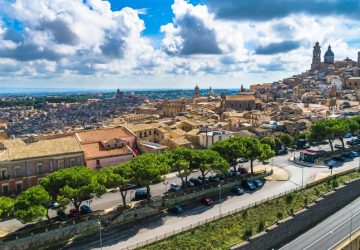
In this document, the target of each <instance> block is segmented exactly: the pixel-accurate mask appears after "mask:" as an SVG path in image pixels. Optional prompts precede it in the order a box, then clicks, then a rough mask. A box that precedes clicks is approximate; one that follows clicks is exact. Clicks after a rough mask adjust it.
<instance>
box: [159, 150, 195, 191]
mask: <svg viewBox="0 0 360 250" xmlns="http://www.w3.org/2000/svg"><path fill="white" fill-rule="evenodd" d="M193 153H194V150H193V149H189V148H184V147H180V148H177V149H174V150H171V151H168V152H166V153H165V158H166V159H167V163H168V165H169V167H170V168H171V169H175V170H176V171H177V172H178V173H179V177H180V179H181V183H182V184H183V186H185V185H184V184H185V182H186V181H187V177H188V176H189V175H190V174H191V162H192V158H193Z"/></svg>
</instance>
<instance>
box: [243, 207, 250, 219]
mask: <svg viewBox="0 0 360 250" xmlns="http://www.w3.org/2000/svg"><path fill="white" fill-rule="evenodd" d="M248 214H249V211H248V210H247V209H246V210H244V211H243V212H242V217H243V218H244V219H246V218H247V217H248Z"/></svg>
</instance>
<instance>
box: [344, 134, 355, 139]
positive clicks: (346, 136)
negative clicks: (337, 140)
mask: <svg viewBox="0 0 360 250" xmlns="http://www.w3.org/2000/svg"><path fill="white" fill-rule="evenodd" d="M352 136H353V135H352V134H351V133H347V134H346V135H345V136H344V138H351V137H352Z"/></svg>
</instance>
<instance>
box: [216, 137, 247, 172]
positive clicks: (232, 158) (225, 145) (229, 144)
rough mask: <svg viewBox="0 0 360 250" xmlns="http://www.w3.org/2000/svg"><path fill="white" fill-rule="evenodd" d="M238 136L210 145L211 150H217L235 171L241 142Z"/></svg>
mask: <svg viewBox="0 0 360 250" xmlns="http://www.w3.org/2000/svg"><path fill="white" fill-rule="evenodd" d="M239 138H240V137H233V138H230V139H227V140H223V141H220V142H217V143H215V144H213V145H212V146H211V148H210V149H211V150H213V151H216V152H218V153H219V154H220V155H221V157H223V158H224V159H225V160H226V161H227V162H228V163H229V164H230V166H232V167H233V168H234V171H236V165H237V159H238V158H241V157H242V156H243V155H242V152H243V144H242V143H241V140H239Z"/></svg>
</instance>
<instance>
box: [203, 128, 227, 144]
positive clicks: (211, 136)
mask: <svg viewBox="0 0 360 250" xmlns="http://www.w3.org/2000/svg"><path fill="white" fill-rule="evenodd" d="M231 135H232V133H231V132H228V131H223V130H212V131H203V132H200V133H199V134H198V137H199V144H200V146H201V147H202V148H209V147H210V146H211V145H213V144H214V143H216V142H219V141H222V140H226V139H229V138H230V137H231Z"/></svg>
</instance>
